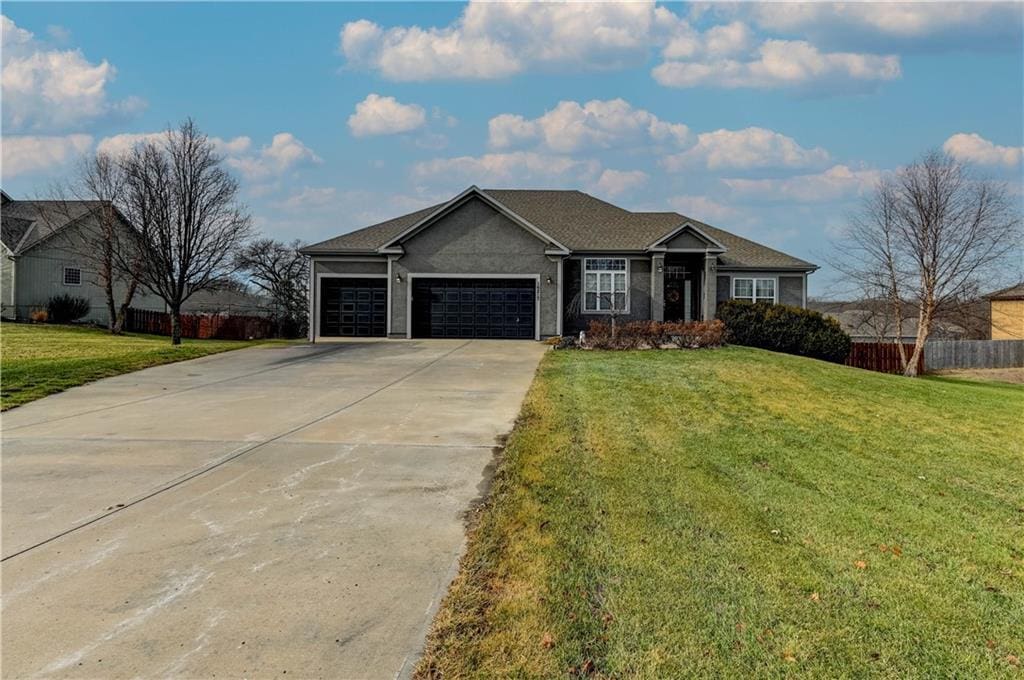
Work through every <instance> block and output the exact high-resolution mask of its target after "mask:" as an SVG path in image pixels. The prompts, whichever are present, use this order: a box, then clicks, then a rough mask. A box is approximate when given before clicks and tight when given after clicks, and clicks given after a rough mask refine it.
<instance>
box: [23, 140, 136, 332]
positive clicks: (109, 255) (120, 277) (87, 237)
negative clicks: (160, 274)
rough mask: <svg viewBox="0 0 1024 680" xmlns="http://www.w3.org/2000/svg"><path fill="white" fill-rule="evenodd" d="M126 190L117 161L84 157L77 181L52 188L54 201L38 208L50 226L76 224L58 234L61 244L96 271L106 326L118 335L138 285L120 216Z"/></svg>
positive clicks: (132, 249) (128, 228) (128, 229)
mask: <svg viewBox="0 0 1024 680" xmlns="http://www.w3.org/2000/svg"><path fill="white" fill-rule="evenodd" d="M126 186H127V184H126V181H125V172H124V168H123V167H122V165H121V163H120V162H119V161H118V159H116V158H113V157H112V156H110V155H108V154H104V153H98V154H95V155H93V156H89V157H86V158H83V159H82V160H81V162H80V163H79V165H78V167H77V168H76V170H75V175H74V177H73V178H72V179H71V180H70V181H69V182H67V183H66V184H55V185H53V186H52V187H51V189H50V194H51V197H52V198H50V199H49V200H46V201H40V202H39V205H41V206H44V205H45V206H46V208H45V209H40V210H39V217H40V219H41V220H42V221H44V222H46V223H48V224H49V226H50V227H51V228H56V227H58V226H63V225H64V224H67V223H73V224H74V225H75V227H76V228H75V229H70V230H68V229H63V230H60V231H58V232H57V233H58V238H57V243H58V245H59V247H61V248H62V249H63V250H66V251H68V252H69V253H72V254H73V255H74V257H75V259H76V260H78V261H82V262H84V263H85V264H86V265H87V269H88V270H89V271H91V272H94V273H95V275H96V281H95V283H96V285H97V286H99V287H100V288H101V289H102V290H103V297H104V303H105V305H106V308H107V319H108V321H107V328H108V329H109V330H110V332H111V333H114V334H120V333H121V332H123V330H124V323H125V317H126V316H127V313H128V307H129V306H131V303H132V299H133V298H134V297H135V293H136V291H137V289H138V281H139V279H138V274H139V265H140V262H139V258H138V257H137V254H136V251H135V246H136V243H135V239H134V238H133V236H132V231H131V226H130V225H129V224H128V223H127V222H126V221H125V218H124V217H123V215H122V213H121V212H120V206H123V205H124V199H125V194H126ZM58 223H59V224H58Z"/></svg>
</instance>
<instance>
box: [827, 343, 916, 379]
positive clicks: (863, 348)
mask: <svg viewBox="0 0 1024 680" xmlns="http://www.w3.org/2000/svg"><path fill="white" fill-rule="evenodd" d="M903 350H904V351H905V352H906V353H907V358H908V359H909V358H910V357H911V356H912V355H913V354H914V345H912V344H906V343H904V345H903ZM846 365H847V366H854V367H856V368H864V369H867V370H869V371H878V372H880V373H902V372H903V367H902V365H901V364H900V350H899V346H898V345H897V344H896V343H894V342H855V343H853V345H852V346H851V347H850V356H848V357H846ZM924 367H925V361H924V354H923V353H922V355H921V356H919V357H918V359H917V371H918V373H924Z"/></svg>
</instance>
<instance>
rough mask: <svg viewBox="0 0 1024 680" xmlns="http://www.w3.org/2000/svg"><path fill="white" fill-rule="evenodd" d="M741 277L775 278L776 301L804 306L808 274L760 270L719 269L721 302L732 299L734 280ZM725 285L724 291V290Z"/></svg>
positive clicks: (719, 296) (718, 278)
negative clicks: (805, 281)
mask: <svg viewBox="0 0 1024 680" xmlns="http://www.w3.org/2000/svg"><path fill="white" fill-rule="evenodd" d="M736 278H740V279H744V278H746V279H750V278H754V279H764V278H768V279H775V280H776V284H775V293H776V302H778V303H779V304H780V305H791V306H793V307H803V306H804V280H805V278H806V275H804V274H794V273H793V272H785V271H772V270H760V271H756V272H747V271H723V270H722V269H719V270H718V277H717V285H718V294H717V299H718V302H719V303H722V302H724V301H725V300H731V299H732V289H733V286H732V280H733V279H736ZM723 287H724V291H723Z"/></svg>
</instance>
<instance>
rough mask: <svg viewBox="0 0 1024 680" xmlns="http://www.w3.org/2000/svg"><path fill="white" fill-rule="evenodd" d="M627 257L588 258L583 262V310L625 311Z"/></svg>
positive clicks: (627, 285) (627, 286) (627, 287)
mask: <svg viewBox="0 0 1024 680" xmlns="http://www.w3.org/2000/svg"><path fill="white" fill-rule="evenodd" d="M628 289H629V284H628V282H627V271H626V260H625V258H607V257H604V258H587V259H586V260H584V262H583V293H584V295H583V311H585V312H612V311H615V312H625V311H627V310H626V291H627V290H628Z"/></svg>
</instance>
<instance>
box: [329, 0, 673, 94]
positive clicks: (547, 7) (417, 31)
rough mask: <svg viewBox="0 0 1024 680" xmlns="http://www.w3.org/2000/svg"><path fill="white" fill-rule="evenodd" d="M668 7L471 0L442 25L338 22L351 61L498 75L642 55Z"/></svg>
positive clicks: (431, 74) (441, 74) (603, 64)
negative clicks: (342, 24) (530, 68)
mask: <svg viewBox="0 0 1024 680" xmlns="http://www.w3.org/2000/svg"><path fill="white" fill-rule="evenodd" d="M673 19H674V15H672V13H671V12H669V11H668V10H665V9H661V8H655V5H654V3H653V2H606V3H536V4H535V3H504V2H479V1H471V2H470V3H469V4H468V5H467V6H466V8H465V9H464V10H463V12H462V14H461V15H460V16H459V18H458V19H457V20H456V21H454V22H453V23H452V24H450V25H448V26H444V27H440V28H438V27H431V28H420V27H419V26H398V27H392V28H387V29H385V28H383V27H381V26H379V25H377V24H375V23H373V22H371V21H368V20H366V19H361V20H359V21H354V22H350V23H347V24H345V26H344V27H343V28H342V30H341V36H340V38H341V51H342V53H343V54H344V55H345V57H346V59H347V60H348V62H349V64H350V65H352V66H356V67H360V68H369V69H373V70H377V71H379V72H380V73H381V75H383V76H384V77H385V78H388V79H390V80H404V81H408V80H431V79H453V78H468V79H484V78H502V77H506V76H510V75H513V74H515V73H519V72H521V71H523V70H525V69H527V68H529V67H532V66H541V67H549V68H550V67H564V66H567V65H573V66H576V67H578V68H584V69H602V68H609V67H617V66H620V65H622V64H624V63H637V62H638V61H642V60H643V58H644V57H645V56H646V55H647V54H648V51H649V49H650V45H651V41H652V35H653V33H654V31H655V30H656V29H657V28H658V27H659V26H661V25H666V24H669V23H671V22H672V20H673Z"/></svg>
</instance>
